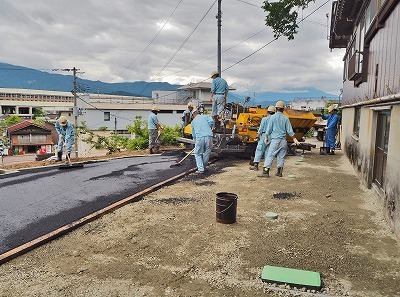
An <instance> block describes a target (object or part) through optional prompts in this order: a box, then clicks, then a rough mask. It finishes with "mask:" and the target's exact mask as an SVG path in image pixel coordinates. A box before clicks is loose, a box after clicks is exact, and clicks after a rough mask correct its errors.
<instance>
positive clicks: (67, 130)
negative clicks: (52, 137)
mask: <svg viewBox="0 0 400 297" xmlns="http://www.w3.org/2000/svg"><path fill="white" fill-rule="evenodd" d="M56 131H57V133H58V145H57V161H62V155H63V146H64V144H65V146H66V148H67V154H68V158H67V163H69V160H70V159H71V152H72V146H73V145H74V144H75V128H74V125H72V123H71V122H70V121H68V120H67V118H66V117H65V116H60V117H59V118H58V119H57V120H56Z"/></svg>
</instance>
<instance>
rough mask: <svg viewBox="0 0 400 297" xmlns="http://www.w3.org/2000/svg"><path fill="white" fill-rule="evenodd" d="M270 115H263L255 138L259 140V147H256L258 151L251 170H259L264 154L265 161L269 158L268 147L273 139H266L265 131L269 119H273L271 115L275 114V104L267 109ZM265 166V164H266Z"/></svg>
mask: <svg viewBox="0 0 400 297" xmlns="http://www.w3.org/2000/svg"><path fill="white" fill-rule="evenodd" d="M267 112H268V115H267V116H266V117H263V118H262V120H261V124H260V127H259V128H258V131H257V136H256V138H255V139H254V140H257V141H258V144H257V148H256V153H255V156H254V160H253V165H252V166H250V170H258V164H259V163H260V160H261V158H262V157H263V156H264V163H265V161H266V160H267V154H268V148H269V144H270V143H271V140H270V139H268V140H267V141H265V131H266V130H267V126H268V123H269V120H270V119H271V116H272V115H273V114H275V107H274V106H272V105H271V106H268V109H267ZM264 166H265V164H264Z"/></svg>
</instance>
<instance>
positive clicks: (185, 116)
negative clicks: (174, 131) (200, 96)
mask: <svg viewBox="0 0 400 297" xmlns="http://www.w3.org/2000/svg"><path fill="white" fill-rule="evenodd" d="M193 108H194V105H193V103H192V102H189V103H188V105H187V109H186V110H185V111H184V112H183V113H182V130H183V129H184V128H185V127H186V125H188V124H190V122H191V121H192V120H193Z"/></svg>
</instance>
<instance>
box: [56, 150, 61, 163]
mask: <svg viewBox="0 0 400 297" xmlns="http://www.w3.org/2000/svg"><path fill="white" fill-rule="evenodd" d="M61 161H62V152H57V162H61Z"/></svg>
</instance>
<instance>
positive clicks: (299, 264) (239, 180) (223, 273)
mask: <svg viewBox="0 0 400 297" xmlns="http://www.w3.org/2000/svg"><path fill="white" fill-rule="evenodd" d="M285 161H286V164H285V168H284V177H282V178H279V177H277V176H275V174H274V173H275V169H274V170H273V171H272V175H271V177H270V178H262V177H259V175H260V173H261V172H254V171H250V170H249V169H248V167H249V164H248V161H247V160H238V159H222V160H219V161H217V162H215V163H213V164H211V165H210V166H209V167H208V172H207V173H206V174H204V175H196V174H190V175H188V176H187V177H185V178H183V179H182V180H180V181H178V182H176V183H174V184H171V185H169V186H167V187H163V188H161V189H159V190H157V191H155V192H153V193H151V194H149V195H147V196H145V197H144V198H143V199H142V200H141V201H139V202H135V203H132V204H129V205H126V206H124V207H123V208H120V209H118V210H116V211H114V212H113V213H111V214H108V215H105V216H103V217H101V218H100V219H98V220H96V221H94V222H92V223H89V224H87V225H85V226H83V227H81V228H79V229H77V230H75V231H73V232H71V233H69V234H67V235H66V236H63V237H62V238H59V239H57V240H55V241H52V242H50V243H47V244H45V245H43V246H41V247H39V248H37V249H36V250H34V251H31V252H29V253H27V254H25V255H22V256H20V257H18V258H16V259H14V260H12V261H10V262H8V263H5V264H3V265H1V266H0V283H1V286H0V296H252V297H253V296H365V297H372V296H374V297H379V296H400V272H399V267H400V247H399V243H398V241H396V238H395V236H394V234H393V232H391V230H390V228H389V226H388V225H387V223H386V221H385V220H384V217H383V212H382V201H381V199H380V198H379V197H378V196H376V195H375V194H374V193H373V192H372V191H371V190H368V189H366V188H365V187H364V186H363V185H362V184H361V183H360V181H359V179H358V177H357V174H356V173H355V171H354V170H353V167H352V166H351V165H350V164H349V162H348V160H347V158H346V157H344V156H343V155H342V154H341V152H340V151H338V154H337V155H335V156H321V155H319V154H318V150H317V149H314V150H313V151H312V152H306V153H305V155H304V156H288V157H287V158H286V159H285ZM219 192H229V193H235V194H237V195H238V200H237V216H236V219H237V221H236V223H234V224H222V223H218V222H217V221H216V193H219ZM269 211H273V212H276V213H278V218H277V219H270V218H268V217H267V216H266V213H267V212H269ZM265 265H273V266H281V267H287V268H295V269H302V270H311V271H316V272H319V273H320V274H321V278H322V281H323V288H322V289H321V290H320V291H316V292H314V291H311V290H309V289H304V288H294V286H287V285H275V284H270V283H264V282H262V281H261V279H260V276H261V271H262V268H263V266H265ZM314 293H315V294H314Z"/></svg>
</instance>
